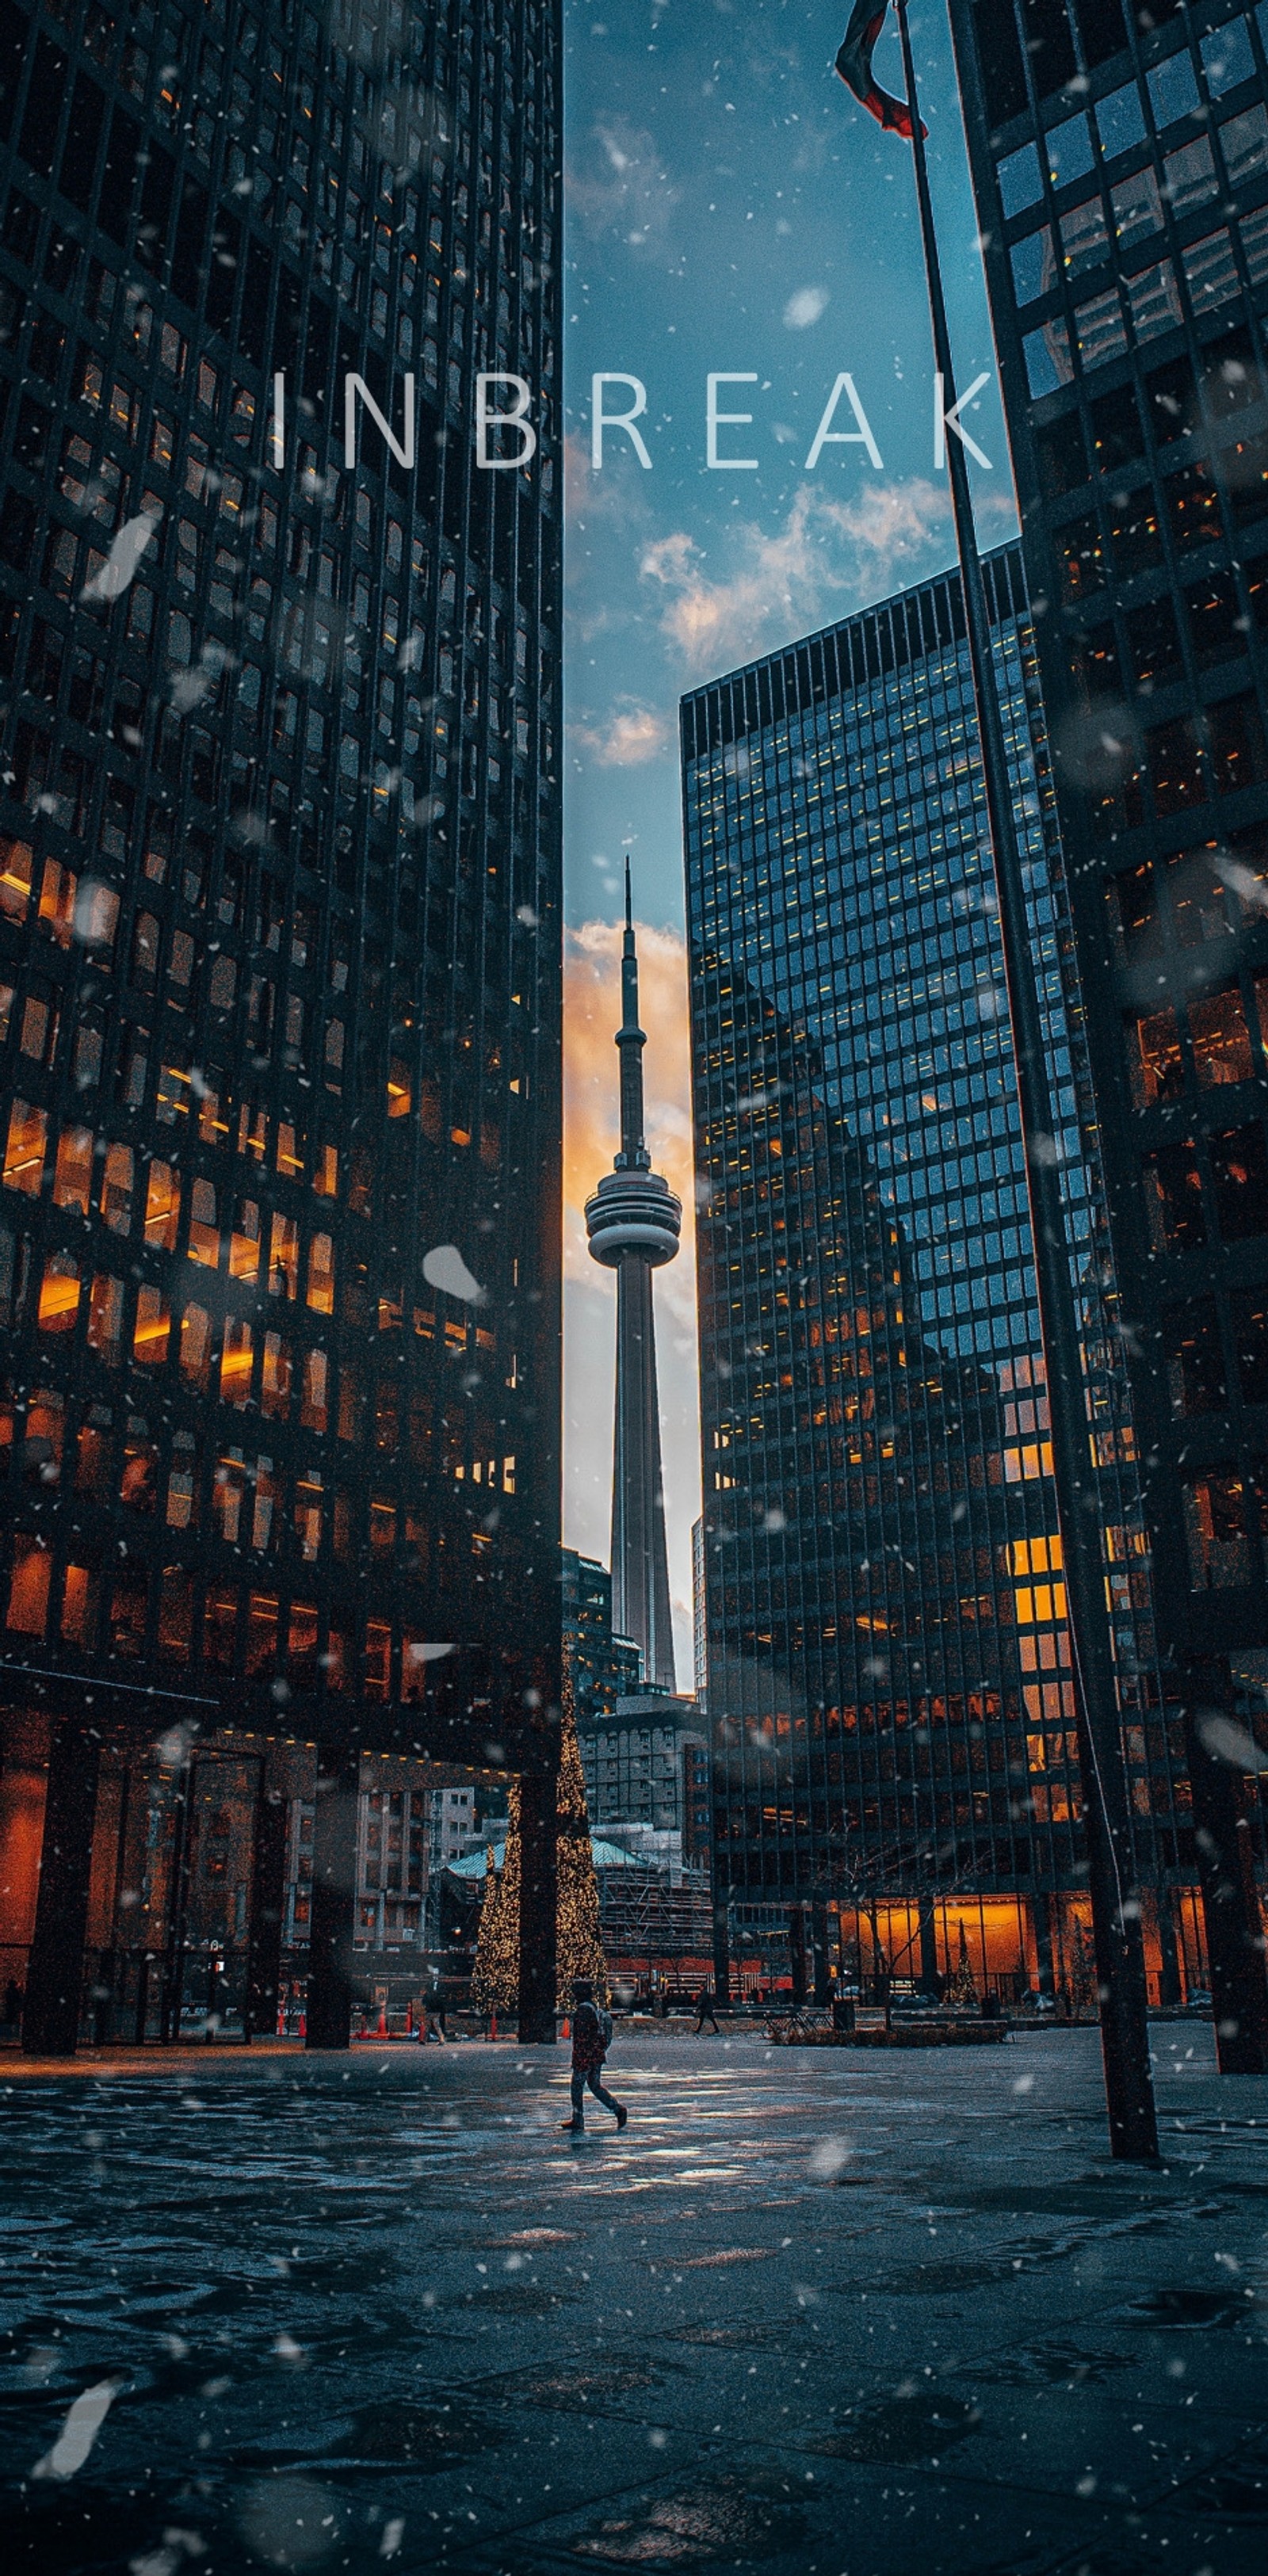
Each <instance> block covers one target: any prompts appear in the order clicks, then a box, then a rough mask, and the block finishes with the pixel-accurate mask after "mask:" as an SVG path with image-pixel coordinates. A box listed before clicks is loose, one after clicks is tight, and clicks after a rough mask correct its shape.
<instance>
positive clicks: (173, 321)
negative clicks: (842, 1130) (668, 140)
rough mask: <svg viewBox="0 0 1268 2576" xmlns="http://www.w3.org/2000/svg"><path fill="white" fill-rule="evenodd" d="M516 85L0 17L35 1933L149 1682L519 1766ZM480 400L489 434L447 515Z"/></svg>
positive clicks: (474, 54) (552, 900)
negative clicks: (41, 1806) (40, 1778)
mask: <svg viewBox="0 0 1268 2576" xmlns="http://www.w3.org/2000/svg"><path fill="white" fill-rule="evenodd" d="M559 84H560V30H559V22H558V12H557V10H556V9H555V8H554V7H553V6H552V5H549V0H547V5H542V6H540V7H539V6H528V7H522V6H521V7H512V6H511V5H510V0H486V5H483V6H480V7H476V8H471V7H467V6H458V5H456V0H455V5H453V6H452V7H446V6H443V5H442V6H439V7H426V8H424V7H422V6H420V5H417V0H409V5H406V4H405V0H339V5H336V6H335V7H333V8H331V9H328V10H323V11H321V12H320V13H319V12H317V11H315V10H313V9H310V8H307V7H304V6H301V5H299V0H277V5H273V6H270V7H267V8H265V7H262V6H260V7H257V6H255V5H252V0H166V5H163V6H152V5H148V0H146V4H145V5H139V6H133V7H129V8H128V9H126V10H122V9H113V10H112V9H108V8H102V7H99V6H97V5H96V0H57V5H49V6H47V7H43V8H36V9H27V8H25V7H22V6H18V5H16V0H3V6H0V128H2V133H3V149H2V152H0V315H2V324H3V339H2V340H0V403H2V406H3V421H4V426H3V441H2V445H0V672H2V674H3V689H4V726H5V732H4V759H3V764H2V767H3V775H2V777H0V835H2V836H3V837H2V839H0V853H2V863H0V1026H2V1031H3V1040H4V1050H5V1052H4V1091H5V1111H4V1121H3V1134H2V1135H0V1149H2V1151H3V1174H2V1179H3V1188H2V1190H0V1296H2V1298H3V1307H2V1317H3V1325H4V1330H5V1336H6V1338H5V1356H4V1366H5V1370H6V1377H5V1382H4V1386H3V1404H4V1425H5V1431H6V1437H7V1438H8V1441H9V1448H8V1458H9V1461H10V1462H11V1478H10V1488H9V1501H8V1508H7V1510H6V1514H5V1534H4V1540H3V1548H4V1566H3V1574H2V1576H0V1619H2V1620H3V1627H4V1645H3V1657H4V1687H5V1692H6V1695H7V1698H8V1700H9V1702H10V1703H11V1706H12V1707H13V1709H14V1710H15V1711H16V1712H17V1713H18V1715H19V1717H20V1718H21V1720H22V1722H23V1723H25V1722H26V1720H27V1719H28V1718H33V1717H37V1718H39V1719H40V1721H41V1723H42V1724H43V1725H44V1728H45V1734H46V1736H47V1733H48V1729H49V1726H50V1725H51V1728H52V1766H51V1769H50V1770H49V1772H48V1775H47V1803H46V1830H45V1834H44V1844H45V1859H46V1868H45V1874H44V1880H43V1882H42V1893H41V1922H43V1917H44V1914H45V1913H46V1912H47V1902H48V1901H51V1899H50V1896H49V1891H50V1890H51V1889H52V1888H53V1886H54V1882H55V1880H56V1881H57V1884H58V1885H59V1886H60V1885H61V1884H62V1881H63V1880H65V1881H66V1882H67V1887H69V1885H70V1883H71V1882H75V1883H76V1884H77V1883H78V1879H79V1877H81V1876H82V1870H81V1868H80V1864H79V1862H77V1863H76V1864H75V1867H74V1868H73V1869H70V1868H69V1864H67V1867H66V1868H64V1869H63V1870H62V1872H61V1878H60V1879H59V1878H58V1874H57V1873H56V1872H53V1871H51V1870H50V1867H49V1866H48V1863H49V1861H50V1856H51V1852H52V1847H53V1845H52V1842H51V1841H50V1836H52V1837H53V1840H57V1838H58V1836H60V1842H59V1843H58V1847H59V1848H69V1846H70V1844H74V1845H75V1848H76V1850H77V1851H78V1853H79V1855H80V1861H82V1858H83V1854H84V1852H85V1851H86V1850H88V1849H89V1848H90V1847H91V1844H92V1835H93V1815H92V1805H93V1800H92V1794H91V1791H92V1775H93V1772H94V1770H95V1768H96V1767H97V1766H98V1765H99V1764H100V1762H102V1761H105V1762H106V1763H107V1766H108V1767H109V1766H110V1765H112V1764H117V1763H120V1762H126V1759H127V1758H128V1755H129V1747H130V1743H131V1736H130V1734H129V1730H130V1729H132V1730H135V1729H136V1728H137V1727H139V1728H140V1729H141V1730H142V1736H143V1738H144V1740H146V1741H149V1740H151V1739H152V1738H153V1736H154V1734H155V1726H154V1722H153V1713H152V1709H151V1710H149V1711H147V1705H146V1702H145V1700H144V1698H143V1697H140V1696H139V1695H138V1694H139V1693H140V1692H142V1691H144V1690H145V1689H148V1688H150V1687H151V1686H153V1687H155V1688H157V1689H158V1690H159V1692H160V1694H161V1699H160V1702H159V1703H158V1706H159V1709H160V1714H161V1716H162V1721H163V1727H164V1729H165V1730H166V1731H167V1733H168V1735H169V1736H170V1732H171V1729H172V1727H173V1725H176V1726H177V1727H178V1728H179V1727H189V1728H194V1727H196V1728H199V1729H202V1730H203V1731H204V1732H205V1731H206V1729H207V1728H208V1727H212V1726H215V1725H217V1724H225V1723H229V1722H232V1724H233V1725H234V1726H235V1727H237V1728H238V1729H242V1728H244V1727H245V1728H248V1729H256V1730H259V1729H261V1728H263V1729H265V1730H266V1731H272V1730H275V1729H276V1728H277V1727H278V1726H279V1725H284V1726H286V1727H287V1728H289V1729H291V1730H292V1731H295V1732H297V1733H299V1734H300V1735H303V1736H306V1737H308V1738H310V1739H313V1740H316V1741H318V1742H319V1744H320V1745H321V1746H322V1748H323V1756H325V1755H326V1754H328V1755H329V1757H330V1764H331V1766H332V1769H333V1771H335V1772H337V1771H338V1766H339V1762H340V1760H343V1761H344V1762H345V1767H346V1764H347V1762H348V1761H351V1762H352V1763H353V1766H354V1768H355V1757H356V1754H357V1753H358V1751H360V1750H362V1749H365V1748H367V1747H372V1746H375V1745H377V1744H379V1743H382V1744H384V1745H387V1744H391V1745H393V1746H397V1745H399V1746H400V1747H401V1748H402V1749H404V1748H407V1747H408V1748H411V1749H414V1748H417V1749H422V1750H425V1751H436V1752H442V1751H443V1753H444V1754H445V1755H446V1756H447V1757H449V1758H450V1759H459V1760H466V1761H472V1760H474V1761H478V1762H479V1763H481V1764H484V1765H487V1764H488V1763H490V1762H493V1763H498V1762H501V1761H503V1760H505V1761H506V1762H507V1763H509V1764H510V1765H511V1766H512V1767H516V1766H517V1765H518V1763H519V1761H520V1760H521V1758H522V1759H523V1760H524V1761H525V1762H526V1763H529V1764H530V1765H531V1764H534V1763H537V1762H538V1761H539V1760H540V1761H545V1762H546V1763H547V1767H548V1761H549V1754H548V1744H547V1740H546V1736H545V1733H544V1731H543V1734H542V1739H541V1742H540V1744H539V1742H538V1737H537V1734H536V1732H535V1730H536V1728H537V1726H538V1720H537V1718H536V1716H535V1715H534V1711H535V1709H537V1708H538V1707H540V1708H541V1709H542V1710H543V1711H544V1710H545V1708H546V1707H547V1706H548V1705H549V1704H550V1702H552V1701H553V1700H555V1699H556V1698H557V1695H558V1672H557V1665H558V1637H559V1595H558V1544H559V1506H558V1419H559V1388H558V1371H559V1250H558V1242H559V1130H560V1069H559V1061H560V964H559V893H560V837H559V790H558V758H557V728H558V717H559V709H558V686H559V678H558V646H559V622H560V545H559V510H560V497H561V496H560V484H559V479H558V459H559V436H560V431H559V421H558V416H557V409H556V404H557V379H558V311H557V284H556V279H557V271H558V259H559V221H560V207H559V201H558V164H559V148H558V125H559V110H560V98H559ZM499 372H500V373H502V374H503V375H504V376H505V375H508V374H513V375H515V376H518V377H522V378H523V379H524V382H525V385H526V387H527V388H528V390H529V392H530V394H531V403H532V422H533V427H534V430H535V433H536V448H535V452H534V453H533V454H532V455H531V458H527V459H526V461H525V462H524V464H523V466H522V468H519V467H517V465H516V463H515V459H516V456H517V453H518V452H520V450H521V449H522V448H526V447H527V445H528V441H527V438H526V437H524V438H522V437H521V436H520V435H519V434H516V435H515V436H514V437H512V436H509V435H508V433H506V432H505V431H502V432H499V431H496V430H495V431H493V432H492V433H491V434H490V437H489V441H488V446H487V453H488V456H489V459H490V467H489V470H487V471H485V470H481V468H480V462H479V455H478V449H477V442H476V440H475V438H474V437H473V406H474V404H475V400H476V389H477V379H478V376H479V375H480V374H482V373H483V374H489V375H496V374H498V373H499ZM489 403H490V407H491V408H493V409H499V408H500V409H503V410H507V409H511V408H513V407H514V389H513V388H512V387H508V386H506V385H502V386H501V387H499V386H496V385H495V386H494V388H493V391H492V393H491V394H490V395H489ZM384 424H386V428H385V426H384ZM349 442H351V446H350V444H349ZM508 1604H513V1618H509V1617H508V1615H507V1605H508ZM508 1639H509V1640H510V1642H509V1643H508ZM86 1685H87V1688H86V1687H85V1686H86ZM89 1709H90V1710H91V1711H92V1718H91V1725H92V1727H93V1728H97V1729H100V1730H101V1733H100V1734H99V1735H93V1734H85V1732H84V1720H85V1712H86V1711H87V1710H89ZM543 1729H544V1721H543ZM37 1732H38V1729H37ZM103 1747H104V1750H103ZM345 1788H346V1783H345ZM552 1800H553V1792H551V1793H550V1794H549V1796H545V1795H544V1798H543V1812H545V1811H546V1809H547V1808H549V1807H550V1805H551V1803H552ZM336 1804H338V1799H336ZM529 1804H530V1806H531V1804H532V1801H531V1800H530V1801H529ZM319 1805H320V1801H319ZM341 1812H342V1814H343V1818H344V1825H345V1826H346V1828H347V1831H346V1832H345V1834H344V1841H345V1843H347V1841H348V1839H349V1836H350V1835H351V1833H352V1831H353V1824H352V1821H351V1819H353V1817H354V1813H355V1796H353V1798H352V1804H351V1806H349V1804H348V1800H347V1797H346V1796H344V1797H343V1805H342V1809H341ZM54 1828H56V1832H54ZM318 1839H319V1844H320V1842H321V1833H320V1832H319V1837H318ZM98 1862H99V1866H100V1867H102V1868H104V1867H105V1865H106V1864H105V1862H104V1860H102V1859H101V1855H100V1853H99V1854H98ZM330 1868H331V1872H332V1873H333V1875H332V1877H331V1884H332V1886H333V1885H334V1884H335V1882H336V1881H339V1883H340V1884H341V1885H342V1884H345V1882H346V1873H342V1874H341V1871H340V1868H339V1867H338V1866H337V1865H336V1863H335V1861H334V1860H333V1859H332V1860H331V1863H330ZM68 1870H69V1877H68V1875H67V1872H68ZM317 1881H318V1893H317V1895H316V1897H315V1908H316V1909H317V1911H320V1907H321V1903H322V1901H323V1899H322V1895H321V1889H322V1884H323V1881H322V1868H321V1865H320V1864H319V1868H318V1872H317ZM59 1901H61V1902H62V1903H63V1907H64V1904H65V1902H66V1901H68V1899H67V1889H66V1887H63V1889H62V1898H61V1900H59ZM76 1901H78V1900H76ZM342 1902H343V1900H342V1899H341V1903H342ZM350 1902H351V1899H350V1896H349V1897H348V1898H347V1904H350ZM336 1910H338V1909H336ZM530 1910H531V1900H530ZM345 1912H346V1906H345ZM80 1919H81V1922H82V1909H81V1918H80ZM340 1919H341V1920H342V1917H341V1918H340ZM46 1934H47V1936H48V1938H50V1939H51V1938H52V1937H53V1927H52V1925H51V1924H50V1923H44V1929H43V1932H42V1931H41V1923H40V1922H37V1924H36V1927H35V1952H34V1954H33V1966H32V1977H33V1981H34V1984H35V1985H40V1983H41V1978H42V1977H43V1970H42V1969H41V1968H40V1966H39V1960H40V1956H41V1941H42V1939H43V1938H44V1937H45V1935H46ZM340 1937H342V1935H340ZM67 1973H68V1972H67V1971H65V1969H64V1968H59V1969H58V1970H57V1976H58V1977H60V1978H61V1988H59V1992H60V1991H61V1990H62V1988H64V1986H65V1981H66V1974H67ZM21 1974H22V1971H19V1980H20V1978H21ZM55 1982H56V1980H55ZM31 2003H32V1996H31V1994H30V1993H28V2004H29V2005H30V2004H31ZM32 2008H33V2007H32ZM50 2009H51V2008H50ZM70 2009H71V2008H70V2006H68V2005H67V2004H66V2002H65V1996H64V1994H63V2001H62V2006H61V2010H62V2020H63V2023H64V2022H65V2019H66V2014H67V2012H68V2011H70ZM56 2017H57V2016H56V2014H54V2020H56ZM72 2018H73V2013H72Z"/></svg>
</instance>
